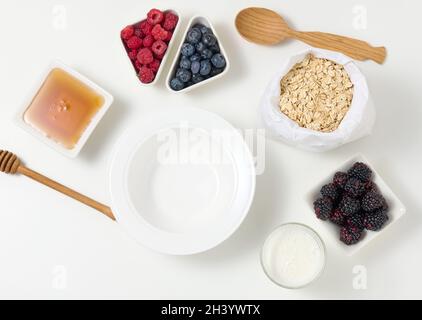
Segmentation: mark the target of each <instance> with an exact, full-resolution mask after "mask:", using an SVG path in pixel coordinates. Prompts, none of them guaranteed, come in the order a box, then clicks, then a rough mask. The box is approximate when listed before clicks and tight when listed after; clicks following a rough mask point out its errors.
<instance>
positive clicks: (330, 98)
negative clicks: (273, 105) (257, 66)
mask: <svg viewBox="0 0 422 320" xmlns="http://www.w3.org/2000/svg"><path fill="white" fill-rule="evenodd" d="M280 85H281V94H280V101H279V102H280V103H279V104H280V110H281V112H283V113H284V114H285V115H286V116H288V117H289V118H290V119H291V120H293V121H295V122H297V123H298V124H299V125H300V126H301V127H303V128H308V129H311V130H316V131H322V132H332V131H334V130H336V129H337V128H338V127H339V125H340V123H341V121H342V120H343V118H344V116H345V115H346V113H347V111H348V110H349V108H350V106H351V104H352V99H353V89H354V88H353V83H352V82H351V80H350V77H349V75H348V73H347V72H346V70H345V69H344V67H343V66H342V65H339V64H337V63H335V62H334V61H331V60H328V59H321V58H316V57H315V56H314V55H312V54H309V55H308V56H307V57H306V58H305V59H304V60H303V61H302V62H299V63H297V64H296V65H295V66H294V67H293V68H292V69H291V70H290V71H289V72H288V73H287V74H286V75H285V76H284V77H283V79H281V82H280Z"/></svg>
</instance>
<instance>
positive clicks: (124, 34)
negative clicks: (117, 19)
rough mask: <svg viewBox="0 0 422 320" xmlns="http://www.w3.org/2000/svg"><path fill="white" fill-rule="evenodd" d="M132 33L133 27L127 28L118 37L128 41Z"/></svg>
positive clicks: (133, 31)
mask: <svg viewBox="0 0 422 320" xmlns="http://www.w3.org/2000/svg"><path fill="white" fill-rule="evenodd" d="M134 33H135V29H134V28H133V26H127V27H126V28H124V29H123V30H122V32H121V33H120V36H121V37H122V39H123V40H129V39H130V38H131V37H132V36H133V34H134Z"/></svg>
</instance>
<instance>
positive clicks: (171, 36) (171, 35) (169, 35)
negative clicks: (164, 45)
mask: <svg viewBox="0 0 422 320" xmlns="http://www.w3.org/2000/svg"><path fill="white" fill-rule="evenodd" d="M171 38H173V32H171V31H167V38H166V39H165V40H164V41H166V42H170V40H171Z"/></svg>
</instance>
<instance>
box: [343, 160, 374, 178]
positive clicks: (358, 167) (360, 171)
mask: <svg viewBox="0 0 422 320" xmlns="http://www.w3.org/2000/svg"><path fill="white" fill-rule="evenodd" d="M347 173H348V175H349V177H351V178H356V179H359V180H360V181H362V182H368V181H370V180H371V178H372V170H371V169H370V168H369V167H368V166H367V165H366V164H364V163H362V162H356V163H355V164H354V165H353V167H352V168H350V170H349V171H348V172H347Z"/></svg>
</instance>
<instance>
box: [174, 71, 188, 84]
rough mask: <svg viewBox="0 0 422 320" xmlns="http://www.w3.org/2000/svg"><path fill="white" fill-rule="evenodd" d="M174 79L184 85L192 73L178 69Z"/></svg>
mask: <svg viewBox="0 0 422 320" xmlns="http://www.w3.org/2000/svg"><path fill="white" fill-rule="evenodd" d="M176 77H177V78H178V79H179V80H180V81H182V82H184V83H186V82H189V80H190V79H191V78H192V73H191V72H190V71H189V70H186V69H179V70H177V72H176Z"/></svg>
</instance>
